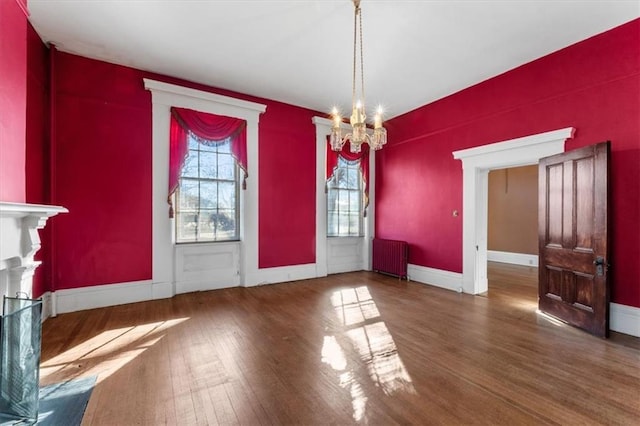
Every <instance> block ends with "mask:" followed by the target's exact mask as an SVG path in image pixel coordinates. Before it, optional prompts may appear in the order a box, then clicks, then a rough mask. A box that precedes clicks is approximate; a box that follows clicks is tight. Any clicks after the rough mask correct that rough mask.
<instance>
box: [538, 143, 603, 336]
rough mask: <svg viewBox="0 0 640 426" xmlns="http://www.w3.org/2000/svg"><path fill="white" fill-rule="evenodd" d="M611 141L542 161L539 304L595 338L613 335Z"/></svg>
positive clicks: (539, 205) (539, 217)
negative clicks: (609, 223)
mask: <svg viewBox="0 0 640 426" xmlns="http://www.w3.org/2000/svg"><path fill="white" fill-rule="evenodd" d="M608 157H609V142H604V143H600V144H597V145H592V146H588V147H584V148H580V149H576V150H574V151H569V152H565V153H562V154H558V155H554V156H551V157H547V158H543V159H541V160H540V165H539V169H538V179H539V185H538V191H539V198H538V209H539V211H538V222H539V223H538V239H539V270H538V274H539V283H538V295H539V298H538V306H539V308H540V310H541V311H542V312H545V313H548V314H550V315H552V316H554V317H557V318H559V319H561V320H563V321H566V322H568V323H569V324H572V325H574V326H576V327H580V328H582V329H584V330H586V331H588V332H590V333H591V334H595V335H596V336H601V337H606V336H607V335H608V332H609V286H608V284H607V272H608V271H607V268H608V262H609V256H608V251H607V245H608V244H607V209H608V190H607V188H608V184H607V179H608Z"/></svg>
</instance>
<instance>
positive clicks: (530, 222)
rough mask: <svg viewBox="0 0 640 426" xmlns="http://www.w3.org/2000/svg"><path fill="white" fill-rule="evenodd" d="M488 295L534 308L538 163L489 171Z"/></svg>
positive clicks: (536, 275) (536, 263) (536, 270)
mask: <svg viewBox="0 0 640 426" xmlns="http://www.w3.org/2000/svg"><path fill="white" fill-rule="evenodd" d="M487 195H488V198H487V199H488V213H487V282H488V291H487V292H486V293H484V294H485V295H487V296H488V297H489V298H500V299H508V300H509V301H510V302H511V303H513V304H518V305H526V306H530V307H531V308H532V309H535V306H536V305H537V297H538V268H537V266H538V165H537V164H534V165H528V166H520V167H512V168H503V169H494V170H490V171H489V172H488V192H487Z"/></svg>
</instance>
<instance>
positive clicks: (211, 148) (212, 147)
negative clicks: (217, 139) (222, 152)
mask: <svg viewBox="0 0 640 426" xmlns="http://www.w3.org/2000/svg"><path fill="white" fill-rule="evenodd" d="M198 145H199V147H200V151H207V152H216V151H217V150H218V147H217V146H216V144H214V143H202V142H200V143H199V144H198Z"/></svg>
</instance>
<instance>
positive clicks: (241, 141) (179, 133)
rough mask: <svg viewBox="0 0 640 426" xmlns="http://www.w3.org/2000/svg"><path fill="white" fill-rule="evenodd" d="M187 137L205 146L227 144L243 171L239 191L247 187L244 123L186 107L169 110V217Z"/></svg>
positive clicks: (184, 157)
mask: <svg viewBox="0 0 640 426" xmlns="http://www.w3.org/2000/svg"><path fill="white" fill-rule="evenodd" d="M189 134H191V135H192V136H194V137H195V139H196V140H197V141H198V142H199V143H202V144H205V145H216V144H219V143H222V142H225V141H227V140H230V142H231V155H232V156H233V158H234V159H235V160H236V161H237V162H238V165H239V166H240V168H241V169H242V171H243V172H244V178H243V180H242V188H243V189H246V188H247V177H248V176H249V174H248V172H247V122H246V121H245V120H242V119H239V118H232V117H224V116H221V115H213V114H207V113H205V112H199V111H194V110H192V109H186V108H176V107H171V128H170V136H169V150H170V152H169V197H168V198H167V201H168V203H169V217H173V205H172V202H171V196H172V195H173V193H174V192H176V190H177V189H178V180H179V179H180V173H181V171H182V168H183V167H184V162H185V161H186V159H187V154H188V151H189Z"/></svg>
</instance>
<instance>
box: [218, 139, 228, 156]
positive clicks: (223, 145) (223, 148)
mask: <svg viewBox="0 0 640 426" xmlns="http://www.w3.org/2000/svg"><path fill="white" fill-rule="evenodd" d="M216 148H217V150H218V152H219V153H223V154H224V153H226V154H231V142H229V141H227V142H223V143H219V144H217V145H216Z"/></svg>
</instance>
